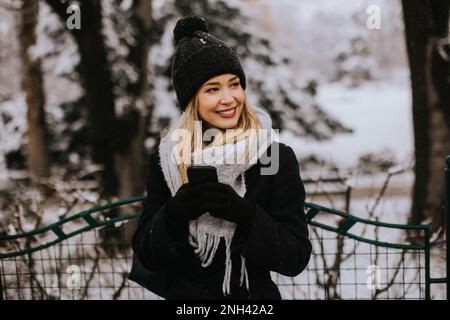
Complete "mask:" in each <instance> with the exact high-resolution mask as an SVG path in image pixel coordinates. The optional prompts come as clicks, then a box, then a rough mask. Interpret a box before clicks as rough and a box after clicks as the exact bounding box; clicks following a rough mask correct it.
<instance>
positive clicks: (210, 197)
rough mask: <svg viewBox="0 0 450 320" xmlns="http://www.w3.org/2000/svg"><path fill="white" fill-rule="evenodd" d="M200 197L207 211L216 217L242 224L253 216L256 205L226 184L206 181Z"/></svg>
mask: <svg viewBox="0 0 450 320" xmlns="http://www.w3.org/2000/svg"><path fill="white" fill-rule="evenodd" d="M201 197H202V200H203V206H204V207H205V208H206V210H207V212H209V214H211V215H212V216H214V217H216V218H221V219H224V220H228V221H231V222H235V223H237V224H244V223H248V222H250V221H252V220H253V218H254V216H255V211H256V210H255V209H256V205H255V204H254V203H252V202H250V201H248V200H245V199H244V198H242V197H241V196H239V195H238V194H237V193H236V191H234V189H233V188H232V187H231V186H230V185H228V184H224V183H206V184H205V191H204V192H203V193H202V195H201Z"/></svg>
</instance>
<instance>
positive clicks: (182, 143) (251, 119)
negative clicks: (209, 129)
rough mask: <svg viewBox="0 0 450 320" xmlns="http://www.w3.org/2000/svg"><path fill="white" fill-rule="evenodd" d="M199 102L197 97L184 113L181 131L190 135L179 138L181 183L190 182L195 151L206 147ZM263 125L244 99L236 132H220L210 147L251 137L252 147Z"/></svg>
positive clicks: (165, 133) (164, 133) (166, 132)
mask: <svg viewBox="0 0 450 320" xmlns="http://www.w3.org/2000/svg"><path fill="white" fill-rule="evenodd" d="M198 108H199V102H198V97H197V95H195V96H194V97H193V98H192V99H191V101H190V102H189V104H188V105H187V107H186V109H185V112H184V115H183V116H184V119H183V121H182V123H181V125H180V127H179V129H182V130H183V129H184V130H185V132H187V133H188V134H186V135H180V136H179V137H178V142H177V149H178V156H179V159H180V160H181V161H180V162H179V164H178V170H179V172H180V178H181V183H182V184H184V183H186V182H188V178H187V167H188V166H189V164H190V163H191V160H192V159H191V155H192V152H194V150H203V149H204V148H205V147H206V145H205V143H204V141H203V130H202V127H201V125H199V124H200V122H199V121H201V119H200V117H199V113H198ZM260 128H261V123H260V121H259V119H258V117H257V115H256V114H255V112H254V111H253V110H252V108H251V107H250V105H249V104H248V101H247V97H245V99H244V106H243V108H242V113H241V116H240V118H239V120H238V123H237V125H236V127H235V128H233V129H234V130H227V132H226V134H224V133H225V130H219V132H218V134H217V135H215V136H214V139H213V140H212V142H211V143H210V144H208V145H207V146H208V147H218V146H222V145H224V144H228V143H236V142H237V141H240V140H242V139H245V138H247V137H249V140H250V145H252V144H254V143H255V141H256V136H255V135H254V134H253V132H255V130H254V129H260ZM167 134H168V130H165V131H164V132H163V133H162V136H165V135H167ZM248 152H249V151H248V150H246V154H245V157H247V156H248Z"/></svg>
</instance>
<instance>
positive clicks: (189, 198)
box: [166, 183, 206, 223]
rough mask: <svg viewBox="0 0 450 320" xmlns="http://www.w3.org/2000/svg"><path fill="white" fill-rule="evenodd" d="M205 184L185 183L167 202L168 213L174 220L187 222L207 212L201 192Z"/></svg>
mask: <svg viewBox="0 0 450 320" xmlns="http://www.w3.org/2000/svg"><path fill="white" fill-rule="evenodd" d="M204 185H205V184H196V185H192V184H189V183H185V184H183V185H182V186H181V187H180V188H179V189H178V191H177V193H175V195H174V196H173V198H172V199H170V200H169V201H168V202H167V204H166V214H167V216H168V217H169V219H170V220H171V221H173V222H180V223H187V222H188V221H189V220H195V219H197V218H198V217H199V216H201V215H202V214H204V213H205V212H206V209H205V208H204V207H203V204H202V200H201V197H200V194H201V193H202V190H203V189H204Z"/></svg>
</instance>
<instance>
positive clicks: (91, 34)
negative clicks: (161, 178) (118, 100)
mask: <svg viewBox="0 0 450 320" xmlns="http://www.w3.org/2000/svg"><path fill="white" fill-rule="evenodd" d="M79 3H80V10H81V13H82V18H81V28H80V29H73V30H71V34H72V35H73V37H74V39H75V41H76V43H77V45H78V49H79V52H80V57H81V70H80V75H81V78H82V85H83V88H84V90H85V92H86V101H87V109H88V130H89V139H90V144H91V148H92V155H93V158H94V161H95V162H96V163H99V164H101V165H102V166H103V171H102V177H101V178H102V179H101V180H102V188H103V190H102V191H103V192H102V193H103V194H104V195H112V194H116V193H117V177H116V174H115V165H114V154H115V148H116V145H117V137H118V135H119V132H118V130H117V123H116V115H115V110H114V94H113V85H112V81H111V72H110V68H109V65H108V59H107V50H106V48H105V41H104V35H103V33H102V13H101V1H100V0H92V1H80V2H79ZM47 4H49V5H50V7H51V8H52V9H53V10H54V12H55V13H56V14H57V15H58V16H59V17H60V19H61V20H62V21H63V23H65V21H66V19H67V18H68V14H67V9H68V7H69V5H70V3H69V2H66V1H61V0H47Z"/></svg>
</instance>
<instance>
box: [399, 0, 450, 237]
mask: <svg viewBox="0 0 450 320" xmlns="http://www.w3.org/2000/svg"><path fill="white" fill-rule="evenodd" d="M402 4H403V15H404V22H405V34H406V43H407V50H408V57H409V65H410V69H411V86H412V104H413V105H412V109H413V123H414V137H415V175H416V180H415V183H414V191H413V203H412V210H411V217H410V222H411V223H420V222H422V221H423V220H425V219H427V218H429V219H431V230H432V231H437V230H439V228H440V227H442V226H443V222H444V212H443V209H442V206H443V202H444V190H445V188H444V175H443V172H442V170H443V167H444V160H445V157H446V156H447V155H448V154H450V139H449V137H450V108H449V106H450V100H449V93H450V83H449V81H450V72H449V71H450V63H449V51H448V44H449V35H448V32H449V9H450V2H449V1H448V0H435V1H434V0H433V1H431V0H403V1H402Z"/></svg>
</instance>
